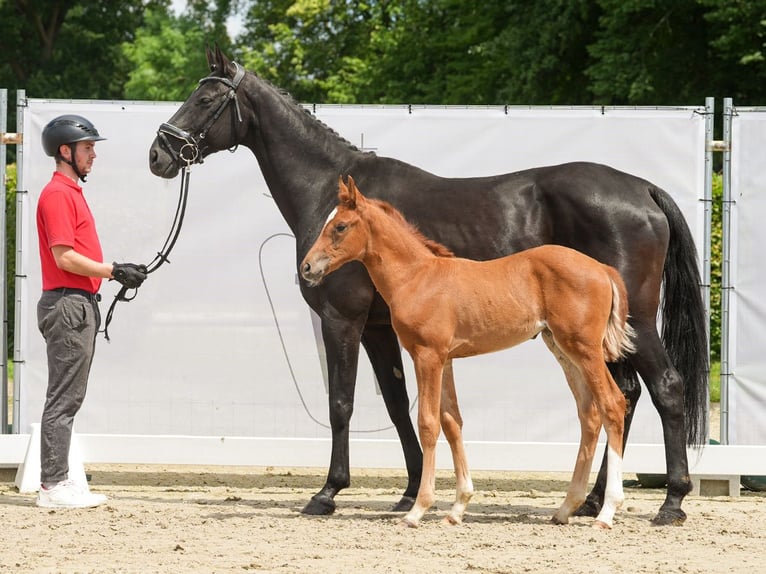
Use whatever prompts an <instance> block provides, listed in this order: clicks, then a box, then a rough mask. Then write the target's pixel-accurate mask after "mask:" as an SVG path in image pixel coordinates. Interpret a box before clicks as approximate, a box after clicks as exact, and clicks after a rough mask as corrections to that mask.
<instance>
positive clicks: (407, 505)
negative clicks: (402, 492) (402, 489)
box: [391, 496, 415, 512]
mask: <svg viewBox="0 0 766 574" xmlns="http://www.w3.org/2000/svg"><path fill="white" fill-rule="evenodd" d="M414 504H415V498H413V497H412V496H402V499H401V500H400V501H399V502H397V503H396V504H395V505H394V507H393V508H392V509H391V511H392V512H408V511H409V510H411V509H412V507H413V506H414Z"/></svg>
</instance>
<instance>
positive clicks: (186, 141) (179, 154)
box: [104, 62, 245, 341]
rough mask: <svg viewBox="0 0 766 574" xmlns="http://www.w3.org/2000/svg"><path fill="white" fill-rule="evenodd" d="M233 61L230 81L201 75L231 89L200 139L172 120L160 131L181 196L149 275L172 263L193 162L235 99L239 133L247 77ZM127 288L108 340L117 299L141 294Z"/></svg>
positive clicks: (106, 326) (109, 316) (122, 291)
mask: <svg viewBox="0 0 766 574" xmlns="http://www.w3.org/2000/svg"><path fill="white" fill-rule="evenodd" d="M233 63H234V66H235V67H236V73H235V74H234V79H232V80H230V79H228V78H219V77H216V76H210V77H206V78H202V79H201V80H200V81H199V84H200V85H202V84H204V83H205V82H222V83H223V84H226V85H227V86H229V90H228V91H227V92H226V94H224V97H223V100H222V101H221V103H220V104H219V105H218V108H217V109H216V111H215V113H214V114H213V115H212V116H210V118H209V119H208V120H207V122H205V125H204V126H203V127H202V129H201V130H200V132H199V136H197V138H195V137H194V136H193V135H191V134H190V133H189V132H187V131H185V130H182V129H181V128H179V127H176V126H174V125H172V124H169V123H164V124H162V125H161V126H160V129H159V130H158V131H157V137H158V139H159V140H160V142H162V145H164V146H165V148H166V149H167V151H168V152H169V153H170V155H171V156H172V157H173V160H174V161H175V162H176V163H177V164H178V165H179V166H181V191H180V193H179V196H178V206H177V207H176V214H175V217H174V218H173V225H172V226H171V228H170V233H168V237H167V239H166V240H165V245H163V247H162V249H161V250H160V251H158V252H157V255H156V256H155V257H154V259H152V262H151V263H149V265H147V266H146V274H147V275H149V274H150V273H154V272H155V271H157V269H159V268H160V266H162V265H163V264H164V263H166V262H167V263H170V260H169V259H168V256H169V255H170V252H171V251H172V250H173V247H174V246H175V244H176V241H177V240H178V236H179V235H180V233H181V225H182V224H183V220H184V214H185V213H186V201H187V198H188V196H189V173H190V171H191V166H192V164H195V163H202V154H203V152H204V151H205V148H206V147H207V142H206V141H205V137H206V136H207V132H208V131H209V130H210V128H211V127H213V124H215V122H216V121H217V120H218V118H219V117H221V114H222V113H223V111H224V110H225V109H226V107H227V106H228V105H229V103H231V102H232V101H233V102H234V108H233V112H232V120H231V121H232V128H233V129H232V134H235V133H236V127H237V124H236V122H237V121H239V122H242V114H241V112H240V109H239V100H238V99H237V88H238V87H239V84H240V82H241V81H242V78H244V76H245V69H244V68H242V67H241V66H240V65H239V64H237V63H236V62H233ZM167 136H171V137H174V138H176V139H179V140H181V142H183V143H182V145H181V147H180V148H179V150H178V151H176V150H175V149H174V148H173V146H172V145H170V142H169V141H168V138H167ZM238 145H239V144H238V143H235V144H234V145H233V146H231V147H230V148H229V151H232V152H233V151H235V150H236V149H237V146H238ZM187 153H188V155H187ZM128 291H130V289H129V288H128V287H125V286H124V285H123V286H122V288H120V290H119V291H118V292H117V294H116V295H115V296H114V300H113V301H112V304H111V305H110V306H109V311H108V312H107V314H106V321H105V323H104V338H105V339H106V340H107V341H109V324H110V323H111V322H112V317H113V315H114V309H115V307H116V305H117V302H118V301H125V302H126V303H128V302H130V301H132V300H133V299H135V298H136V296H137V295H138V289H135V293H133V295H132V296H130V297H128Z"/></svg>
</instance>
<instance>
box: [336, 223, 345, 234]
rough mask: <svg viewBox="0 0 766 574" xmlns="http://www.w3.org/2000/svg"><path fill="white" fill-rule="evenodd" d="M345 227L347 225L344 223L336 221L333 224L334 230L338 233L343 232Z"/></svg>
mask: <svg viewBox="0 0 766 574" xmlns="http://www.w3.org/2000/svg"><path fill="white" fill-rule="evenodd" d="M346 227H348V226H347V225H346V224H345V223H338V224H336V225H335V231H337V232H338V233H343V232H344V231H346Z"/></svg>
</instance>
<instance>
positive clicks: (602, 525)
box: [590, 520, 612, 530]
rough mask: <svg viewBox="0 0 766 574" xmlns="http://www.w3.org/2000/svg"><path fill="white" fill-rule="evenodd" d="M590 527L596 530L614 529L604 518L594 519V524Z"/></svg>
mask: <svg viewBox="0 0 766 574" xmlns="http://www.w3.org/2000/svg"><path fill="white" fill-rule="evenodd" d="M590 527H591V528H593V529H594V530H611V529H612V525H611V524H607V523H606V522H604V521H603V520H594V521H593V524H591V525H590Z"/></svg>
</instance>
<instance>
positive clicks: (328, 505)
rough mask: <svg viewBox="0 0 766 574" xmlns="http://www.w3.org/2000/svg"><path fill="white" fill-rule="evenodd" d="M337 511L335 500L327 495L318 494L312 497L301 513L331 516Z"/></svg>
mask: <svg viewBox="0 0 766 574" xmlns="http://www.w3.org/2000/svg"><path fill="white" fill-rule="evenodd" d="M333 512H335V501H334V500H333V499H332V498H328V497H327V496H319V495H318V494H317V495H315V496H312V497H311V500H309V502H308V504H307V505H306V506H304V507H303V510H301V514H308V515H310V516H329V515H330V514H332V513H333Z"/></svg>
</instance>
